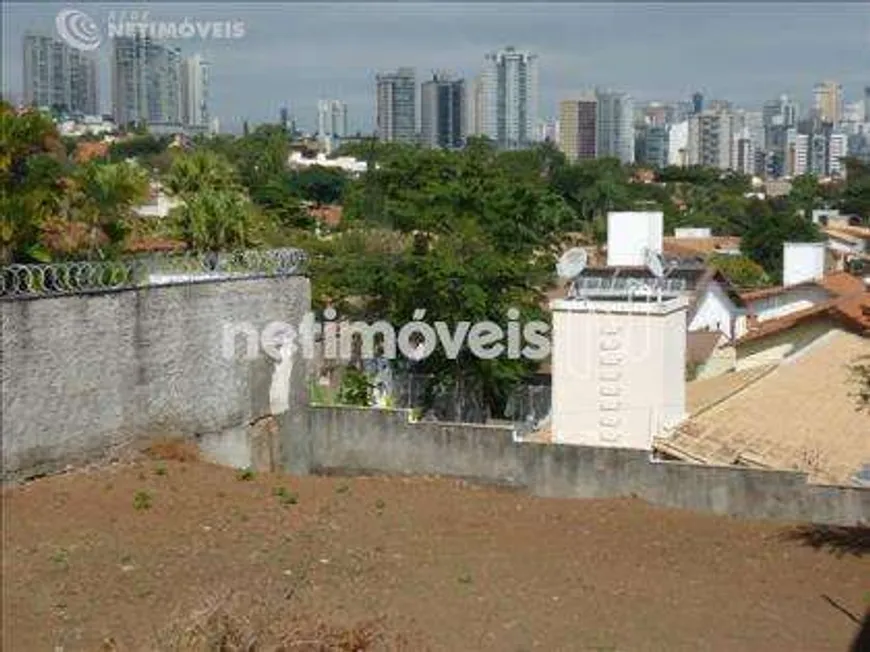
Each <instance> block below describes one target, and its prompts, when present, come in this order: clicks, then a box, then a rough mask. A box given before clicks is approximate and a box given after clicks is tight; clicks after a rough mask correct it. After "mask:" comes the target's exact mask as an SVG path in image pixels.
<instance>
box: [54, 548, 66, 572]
mask: <svg viewBox="0 0 870 652" xmlns="http://www.w3.org/2000/svg"><path fill="white" fill-rule="evenodd" d="M51 562H52V563H53V564H55V565H56V566H60V567H61V568H69V550H67V549H66V548H58V550H57V551H56V552H55V553H54V554H53V555H52V556H51Z"/></svg>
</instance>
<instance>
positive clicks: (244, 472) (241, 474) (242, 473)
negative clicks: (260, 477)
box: [236, 468, 257, 482]
mask: <svg viewBox="0 0 870 652" xmlns="http://www.w3.org/2000/svg"><path fill="white" fill-rule="evenodd" d="M255 477H257V474H256V473H254V470H253V469H251V468H247V469H239V470H238V471H237V472H236V480H240V481H242V482H248V481H250V480H253V479H254V478H255Z"/></svg>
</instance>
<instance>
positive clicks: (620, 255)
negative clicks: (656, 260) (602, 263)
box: [607, 211, 664, 267]
mask: <svg viewBox="0 0 870 652" xmlns="http://www.w3.org/2000/svg"><path fill="white" fill-rule="evenodd" d="M663 231H664V213H662V212H661V211H642V212H634V211H631V212H612V213H608V214H607V266H608V267H643V266H644V265H646V258H645V254H646V252H647V250H651V251H655V252H658V253H661V251H662V234H663Z"/></svg>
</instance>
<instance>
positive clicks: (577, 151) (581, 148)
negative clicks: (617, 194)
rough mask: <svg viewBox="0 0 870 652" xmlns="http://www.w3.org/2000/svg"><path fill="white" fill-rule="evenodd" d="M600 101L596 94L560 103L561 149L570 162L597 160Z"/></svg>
mask: <svg viewBox="0 0 870 652" xmlns="http://www.w3.org/2000/svg"><path fill="white" fill-rule="evenodd" d="M597 125H598V100H597V99H596V97H595V95H594V94H591V93H590V94H587V95H586V96H584V97H581V98H579V99H574V100H564V101H562V102H560V103H559V149H561V150H562V152H563V153H564V154H565V156H566V157H567V158H568V160H569V161H583V160H588V159H591V158H595V156H596V154H597V151H598V150H597V148H596V141H597V134H598V129H597Z"/></svg>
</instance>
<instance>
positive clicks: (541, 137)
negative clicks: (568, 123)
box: [536, 119, 559, 143]
mask: <svg viewBox="0 0 870 652" xmlns="http://www.w3.org/2000/svg"><path fill="white" fill-rule="evenodd" d="M536 139H537V140H538V141H540V142H542V143H543V142H550V143H558V142H559V120H558V119H549V120H541V121H540V122H538V134H537V138H536Z"/></svg>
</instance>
